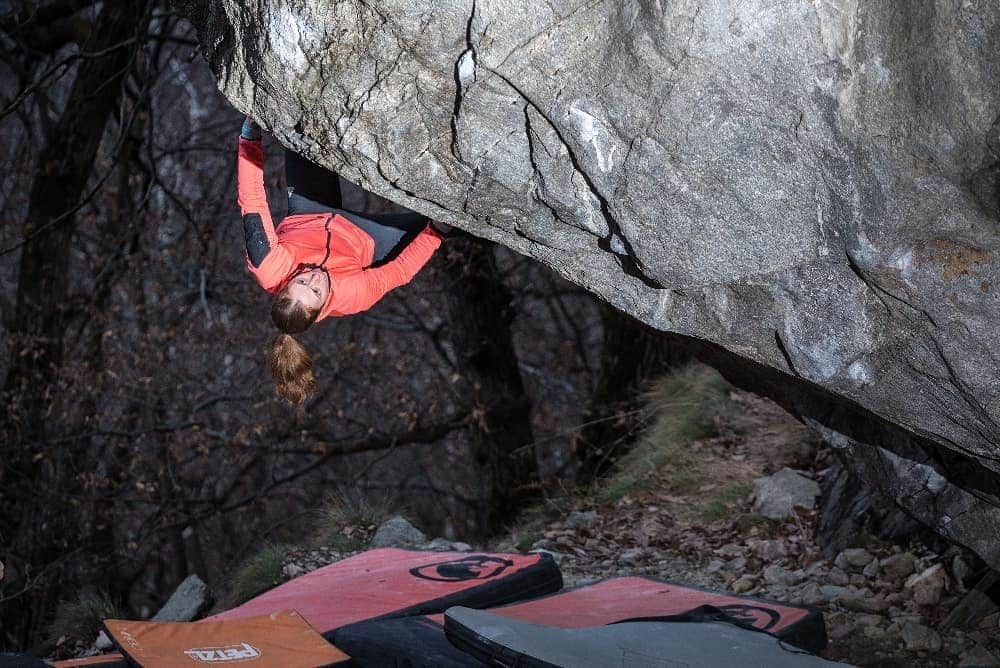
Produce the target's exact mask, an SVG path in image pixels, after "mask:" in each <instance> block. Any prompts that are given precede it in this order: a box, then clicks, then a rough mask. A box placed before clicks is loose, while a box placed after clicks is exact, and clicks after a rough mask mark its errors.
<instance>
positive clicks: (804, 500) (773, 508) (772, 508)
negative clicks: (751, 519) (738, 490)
mask: <svg viewBox="0 0 1000 668" xmlns="http://www.w3.org/2000/svg"><path fill="white" fill-rule="evenodd" d="M753 488H754V504H753V505H754V509H755V510H756V511H757V512H758V513H760V514H761V515H763V516H764V517H767V518H770V519H772V520H783V519H787V518H789V517H793V516H794V515H795V508H796V506H797V507H799V508H805V509H807V510H811V509H813V508H815V507H816V497H817V496H819V483H817V482H816V481H815V480H810V479H809V478H807V477H805V476H804V475H801V474H800V473H796V472H795V471H793V470H791V469H787V468H786V469H781V470H780V471H778V472H777V473H775V474H774V475H769V476H767V477H765V478H757V479H756V480H754V481H753Z"/></svg>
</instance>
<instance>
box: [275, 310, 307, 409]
mask: <svg viewBox="0 0 1000 668" xmlns="http://www.w3.org/2000/svg"><path fill="white" fill-rule="evenodd" d="M318 315H319V311H315V310H310V309H307V308H304V307H303V306H302V305H301V304H300V303H299V302H298V301H296V300H294V299H290V298H289V297H287V296H284V295H282V294H281V293H279V294H278V298H277V299H275V300H274V303H273V304H272V305H271V320H273V321H274V324H275V325H277V327H278V329H280V330H281V331H282V332H283V333H282V334H279V335H278V336H277V337H276V338H275V339H274V343H273V344H272V345H271V356H270V357H271V365H270V366H271V378H273V379H274V384H275V385H276V386H277V388H276V389H277V391H278V394H279V395H280V396H282V397H284V398H285V399H287V400H288V401H290V402H292V403H293V404H301V403H302V402H303V401H305V400H306V399H308V398H309V396H311V395H312V394H314V393H315V392H316V380H315V378H314V377H313V365H312V358H310V357H309V353H308V352H306V349H305V348H304V347H303V346H302V344H301V343H299V342H298V341H296V340H295V338H294V337H293V336H291V334H298V333H299V332H302V331H305V330H306V329H307V328H308V327H309V325H311V324H312V323H313V322H315V321H316V317H317V316H318Z"/></svg>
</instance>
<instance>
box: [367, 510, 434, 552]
mask: <svg viewBox="0 0 1000 668" xmlns="http://www.w3.org/2000/svg"><path fill="white" fill-rule="evenodd" d="M426 542H427V536H425V535H424V532H423V531H421V530H420V529H418V528H416V527H415V526H413V525H412V524H410V523H409V522H408V521H406V520H405V519H403V518H402V517H399V516H396V517H393V518H391V519H388V520H386V521H385V522H382V524H380V525H379V527H378V529H376V530H375V535H374V536H372V540H371V543H370V547H373V548H374V547H412V546H414V545H420V544H422V543H426Z"/></svg>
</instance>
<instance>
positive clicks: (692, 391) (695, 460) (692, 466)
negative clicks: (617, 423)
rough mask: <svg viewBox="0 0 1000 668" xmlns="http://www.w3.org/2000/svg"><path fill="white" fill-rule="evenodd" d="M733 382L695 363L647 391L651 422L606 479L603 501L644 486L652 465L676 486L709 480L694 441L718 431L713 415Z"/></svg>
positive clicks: (683, 488)
mask: <svg viewBox="0 0 1000 668" xmlns="http://www.w3.org/2000/svg"><path fill="white" fill-rule="evenodd" d="M729 389H730V387H729V385H728V383H726V381H725V380H723V379H722V377H721V376H720V375H719V374H718V373H717V372H716V371H715V370H713V369H711V368H710V367H707V366H703V365H691V366H687V367H684V368H682V369H679V370H678V371H676V372H674V373H672V374H670V375H668V376H664V377H663V378H661V379H660V380H659V381H657V382H656V384H655V385H654V386H653V388H652V389H651V390H650V391H649V392H648V393H647V395H646V416H645V419H646V422H647V425H648V426H647V427H646V429H645V431H644V433H643V434H642V436H641V437H640V438H639V441H638V442H637V443H636V446H635V447H634V448H633V449H632V451H631V452H629V453H628V454H627V455H625V456H624V457H623V458H622V459H621V460H620V461H619V462H618V472H617V473H615V474H613V475H612V476H611V477H610V479H609V480H607V481H606V483H605V487H604V489H603V490H602V492H601V493H600V494H599V498H600V500H601V501H603V502H605V503H613V502H615V501H617V500H618V499H620V498H621V497H622V496H624V495H625V494H628V493H629V492H633V491H637V490H639V489H642V488H643V487H644V486H645V483H644V481H645V479H646V477H647V476H648V475H649V473H650V472H652V471H658V470H664V469H667V471H666V476H665V483H666V485H667V488H668V489H669V490H671V491H673V492H678V493H685V492H692V491H695V490H697V489H698V488H699V487H701V486H702V485H704V484H705V483H706V482H707V481H708V480H709V477H708V473H707V472H706V470H705V469H704V467H703V466H702V465H701V463H700V455H699V454H698V453H697V452H692V451H691V449H690V448H689V447H688V446H689V445H690V444H691V442H692V441H695V440H697V439H700V438H707V437H710V436H714V435H715V434H716V427H715V416H716V414H717V413H718V412H719V410H720V409H721V408H723V406H724V405H725V403H726V401H727V400H728V399H727V397H728V391H729Z"/></svg>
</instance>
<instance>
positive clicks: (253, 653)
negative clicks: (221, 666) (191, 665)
mask: <svg viewBox="0 0 1000 668" xmlns="http://www.w3.org/2000/svg"><path fill="white" fill-rule="evenodd" d="M184 653H185V654H187V655H188V656H189V657H191V658H192V659H194V660H195V661H202V662H204V663H236V662H237V661H252V660H253V659H257V658H260V650H259V649H257V648H256V647H254V646H253V645H251V644H250V643H245V642H244V643H240V644H239V645H226V646H224V647H198V648H195V649H186V650H184Z"/></svg>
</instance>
